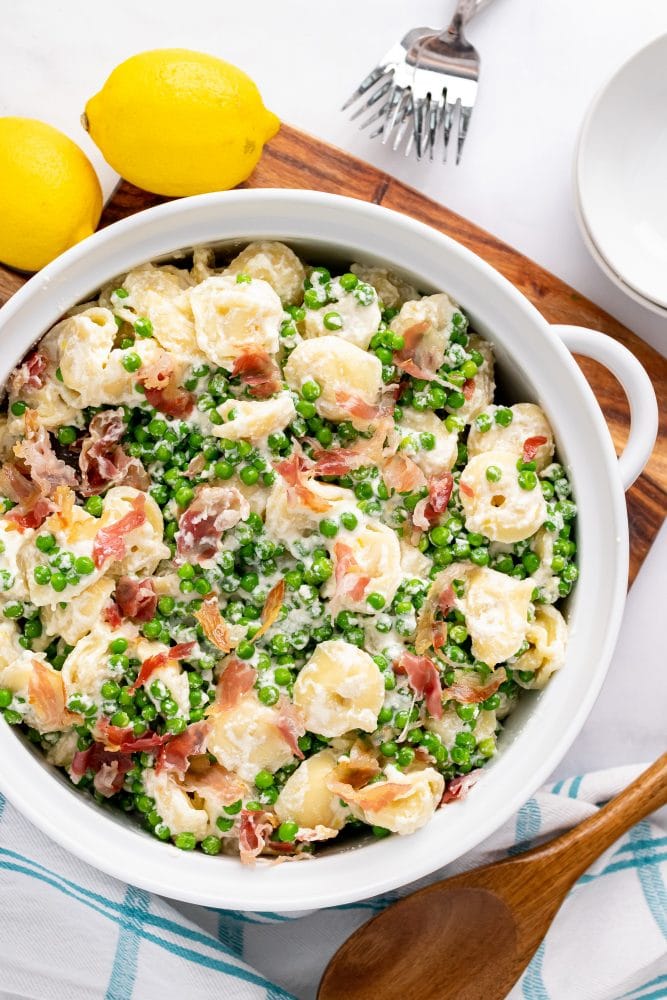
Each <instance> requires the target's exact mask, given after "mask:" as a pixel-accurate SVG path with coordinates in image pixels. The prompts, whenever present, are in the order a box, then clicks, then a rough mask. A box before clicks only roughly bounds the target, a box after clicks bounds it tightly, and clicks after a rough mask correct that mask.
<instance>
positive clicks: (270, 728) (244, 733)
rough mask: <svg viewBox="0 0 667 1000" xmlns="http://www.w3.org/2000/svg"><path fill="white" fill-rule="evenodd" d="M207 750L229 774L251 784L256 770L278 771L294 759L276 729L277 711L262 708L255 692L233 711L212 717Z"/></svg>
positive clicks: (245, 697) (241, 701) (265, 707)
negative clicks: (230, 772)
mask: <svg viewBox="0 0 667 1000" xmlns="http://www.w3.org/2000/svg"><path fill="white" fill-rule="evenodd" d="M208 751H209V753H212V754H213V755H214V756H215V758H216V759H217V760H218V762H219V763H220V764H222V766H223V767H226V768H227V770H228V771H232V772H233V773H234V774H237V775H238V776H239V777H240V778H243V779H244V781H248V782H250V783H252V782H253V781H254V779H255V775H256V774H257V772H258V771H260V770H265V771H277V770H278V768H280V767H285V765H286V764H290V763H291V762H292V758H293V753H292V749H291V747H290V745H289V743H288V742H287V740H286V739H285V737H284V735H283V734H282V733H281V731H280V728H279V726H278V712H277V711H276V709H274V708H269V707H268V706H266V705H262V704H261V703H260V702H259V701H258V700H257V696H256V695H255V693H254V692H251V693H249V694H247V695H245V696H244V697H243V698H242V699H241V700H240V701H239V702H238V704H237V705H235V707H234V708H231V709H229V710H228V711H224V712H217V713H215V714H214V715H212V717H211V729H210V735H209V738H208Z"/></svg>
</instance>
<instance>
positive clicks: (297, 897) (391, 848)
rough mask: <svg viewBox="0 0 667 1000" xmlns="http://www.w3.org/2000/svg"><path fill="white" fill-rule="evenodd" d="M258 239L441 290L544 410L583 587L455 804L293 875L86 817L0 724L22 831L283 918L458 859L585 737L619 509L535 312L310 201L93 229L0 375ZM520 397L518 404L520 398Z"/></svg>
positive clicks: (201, 208)
mask: <svg viewBox="0 0 667 1000" xmlns="http://www.w3.org/2000/svg"><path fill="white" fill-rule="evenodd" d="M262 237H268V238H271V237H272V238H282V239H284V240H285V241H286V242H288V243H289V242H295V241H296V244H297V245H298V244H299V242H300V241H302V242H305V243H307V244H310V245H311V246H312V245H315V244H320V245H321V247H322V250H321V254H320V259H322V258H323V257H324V256H325V249H324V247H325V246H327V247H332V248H342V249H343V250H344V252H345V253H346V254H347V256H348V257H349V259H354V258H361V259H362V260H364V261H384V262H388V263H390V264H393V265H394V266H395V267H396V268H397V269H399V270H400V271H402V272H403V273H404V274H406V275H412V276H413V277H414V278H416V277H419V278H420V281H419V284H420V285H421V287H423V288H424V289H426V290H429V289H432V290H435V289H438V288H440V289H445V290H446V291H448V292H450V294H451V295H452V296H453V297H454V298H455V299H456V300H458V301H459V302H460V303H461V305H462V306H463V308H464V309H466V311H467V312H468V313H469V315H470V316H471V318H472V320H473V323H474V325H475V327H476V328H477V329H478V330H479V331H480V333H482V335H484V336H487V337H488V338H489V339H490V340H492V341H493V343H494V347H495V350H496V355H497V357H498V359H499V362H500V369H501V370H504V373H505V376H506V379H507V380H508V381H509V382H510V383H514V384H515V385H516V386H517V389H516V393H517V396H516V398H523V399H534V400H535V401H538V402H540V403H541V405H543V407H544V409H545V410H546V412H547V415H548V416H549V417H550V419H551V422H552V424H553V425H554V426H555V429H556V437H557V441H558V445H559V451H560V455H561V459H562V460H563V461H564V463H565V464H566V466H567V467H568V469H569V471H570V474H571V476H572V478H573V483H574V494H575V497H576V499H577V502H578V504H579V516H578V530H579V559H580V569H581V576H580V580H579V583H578V585H577V587H576V588H575V593H574V598H573V600H572V605H571V610H570V644H569V648H568V662H567V664H566V666H565V667H564V669H563V670H562V671H561V672H560V673H559V674H558V675H556V677H555V678H554V679H553V680H552V681H551V682H550V683H549V685H548V686H547V688H546V689H545V690H544V691H543V692H541V693H540V695H539V696H538V697H533V696H530V697H528V698H525V699H522V701H523V706H522V707H521V708H520V709H519V710H517V712H516V713H514V715H513V716H512V717H511V718H510V725H509V726H508V731H507V733H506V734H505V740H504V744H505V745H504V747H503V749H502V751H501V752H500V753H499V754H498V756H497V757H496V758H494V759H493V761H492V762H491V764H490V765H489V766H488V767H487V768H485V769H484V771H483V772H482V776H481V778H480V780H479V781H478V783H477V786H476V787H475V790H474V792H473V793H472V794H471V795H470V796H469V797H468V798H467V799H466V801H464V802H461V803H457V804H455V805H451V806H447V807H446V808H444V809H441V810H439V812H438V813H437V814H436V816H435V817H434V818H433V820H432V821H431V822H430V823H429V824H428V825H427V826H426V827H424V828H423V829H422V830H420V831H419V832H418V833H416V834H414V835H412V836H410V837H402V838H401V837H390V838H387V839H386V840H381V841H378V842H376V843H373V844H372V845H370V846H368V847H365V846H364V847H359V848H351V849H348V850H341V851H339V852H337V853H330V854H329V853H325V854H322V855H321V856H319V857H317V858H316V859H315V860H313V861H310V862H306V863H301V864H281V865H274V866H271V867H268V866H264V865H260V866H257V867H256V868H254V869H251V868H247V867H244V866H242V865H241V864H239V863H238V861H237V860H236V859H234V858H222V857H220V858H217V859H211V858H208V857H206V856H205V855H203V854H201V853H199V852H192V853H186V852H182V851H179V850H177V849H176V848H174V847H172V846H171V845H168V844H162V843H159V842H158V841H156V840H155V839H154V838H152V837H150V836H149V835H148V834H145V833H143V832H142V831H141V830H138V829H137V828H136V827H135V826H134V825H130V824H129V823H128V822H127V820H126V819H125V818H123V817H119V816H118V815H117V813H116V811H113V812H112V811H110V810H108V809H105V808H102V807H99V806H97V805H96V804H94V803H91V802H90V801H88V800H87V798H86V797H85V796H83V795H80V794H79V793H77V792H76V791H75V790H74V789H73V788H72V786H71V785H70V784H69V782H68V781H67V780H66V779H65V778H64V777H63V776H61V775H59V774H57V773H56V772H55V771H54V769H53V768H51V767H49V766H48V765H46V764H45V763H44V761H43V758H42V757H41V755H40V754H39V752H37V751H35V750H34V749H32V748H31V747H30V746H29V745H28V744H27V743H26V742H25V741H23V740H22V739H21V738H19V737H17V735H16V733H15V732H14V731H12V730H11V729H10V727H8V726H5V725H1V726H0V759H1V760H2V765H1V769H0V787H1V788H2V791H3V792H4V793H5V794H6V795H7V797H8V798H9V799H10V800H11V801H12V802H13V803H14V804H15V805H16V807H17V808H18V809H20V810H21V811H22V812H23V813H24V814H25V815H26V816H27V817H28V818H29V819H30V820H31V821H32V822H34V823H35V825H36V826H38V827H40V828H41V829H42V830H44V831H45V832H46V833H47V834H49V835H50V836H51V837H52V838H53V839H54V840H56V841H57V842H58V843H60V844H61V845H62V846H64V847H65V848H67V849H68V850H70V851H72V853H74V854H76V855H78V856H79V857H81V858H82V859H83V860H85V861H87V862H89V863H90V864H92V865H94V866H95V867H97V868H100V869H102V870H103V871H105V872H107V873H109V874H111V875H114V876H116V877H117V878H120V879H123V880H125V881H129V882H132V883H134V884H136V885H138V886H141V887H143V888H145V889H148V890H150V891H153V892H157V893H160V894H162V895H165V896H169V897H172V898H177V899H181V900H184V901H189V902H192V903H199V904H204V905H209V906H217V907H224V908H231V909H244V910H251V911H252V910H254V911H271V912H288V911H294V910H304V909H311V908H318V907H323V906H331V905H336V904H343V903H350V902H353V901H355V900H358V899H361V898H365V897H369V896H372V895H375V894H377V893H380V892H384V891H386V890H390V889H393V888H395V887H397V886H399V885H404V884H407V883H408V882H411V881H413V880H415V879H418V878H420V877H421V876H424V875H426V874H428V873H430V872H432V871H434V870H436V869H437V868H439V867H441V866H442V865H444V864H446V863H448V862H450V861H452V860H453V859H454V858H457V857H459V856H460V855H462V854H465V853H466V852H467V851H469V850H471V849H472V848H473V847H475V846H476V845H477V844H479V843H480V842H481V841H483V840H484V839H485V838H486V837H488V836H489V835H490V834H491V833H492V832H493V831H494V830H496V829H497V828H498V827H499V826H500V825H501V824H502V823H503V822H504V821H505V820H507V819H508V818H509V817H510V816H511V815H512V814H513V813H515V812H516V810H517V809H518V808H519V807H520V806H521V805H522V803H523V802H525V800H526V799H527V798H528V797H529V796H530V795H531V794H532V792H533V791H534V790H535V789H536V788H537V787H538V786H539V785H540V784H541V783H542V782H543V781H544V780H545V779H546V778H547V776H548V775H549V774H550V773H551V771H552V770H553V768H554V767H555V765H556V764H557V763H558V761H559V760H560V759H561V757H562V756H563V754H564V753H565V752H566V750H567V748H568V747H569V745H570V743H571V742H572V740H573V739H574V737H575V736H576V734H577V733H578V731H579V729H580V728H581V726H582V725H583V722H584V720H585V718H586V716H587V715H588V713H589V711H590V709H591V707H592V705H593V702H594V700H595V698H596V696H597V693H598V691H599V688H600V686H601V684H602V681H603V679H604V676H605V673H606V670H607V666H608V663H609V659H610V657H611V653H612V650H613V647H614V644H615V642H616V637H617V633H618V628H619V625H620V621H621V614H622V609H623V603H624V599H625V590H626V582H627V569H628V535H627V520H626V512H625V500H624V495H623V490H622V487H621V483H620V478H619V474H618V469H617V462H616V457H615V454H614V449H613V445H612V442H611V438H610V436H609V433H608V430H607V427H606V425H605V422H604V419H603V417H602V413H601V411H600V409H599V407H598V405H597V403H596V401H595V397H594V395H593V393H592V391H591V389H590V387H589V386H588V383H587V382H586V380H585V379H584V377H583V375H582V373H581V371H580V370H579V368H578V367H577V365H576V363H575V362H574V360H573V359H572V357H571V356H570V354H569V353H568V351H567V350H566V349H565V348H564V346H563V344H562V343H561V342H560V340H559V339H558V337H557V336H556V335H555V333H554V332H553V331H552V330H551V329H550V328H549V326H548V324H547V323H546V322H545V320H544V319H543V318H542V317H541V316H540V314H539V313H538V312H537V310H536V309H534V307H533V306H532V305H531V304H530V303H529V302H528V301H527V299H525V298H524V296H522V295H521V294H520V293H519V292H518V291H517V290H516V289H515V288H514V287H513V286H512V285H511V284H510V283H509V282H508V281H506V279H504V278H503V277H502V276H501V275H499V274H498V273H497V272H496V271H494V270H493V269H492V268H491V267H490V266H489V265H488V264H486V263H485V262H484V261H482V260H481V259H480V258H478V257H477V256H475V255H474V254H473V253H471V252H470V251H469V250H467V249H466V248H464V247H462V246H461V245H460V244H458V243H456V242H455V241H453V240H451V239H449V238H448V237H446V236H443V235H441V234H440V233H438V232H436V231H434V230H432V229H430V228H429V227H427V226H425V225H423V224H421V223H418V222H416V221H414V220H412V219H410V218H407V217H405V216H402V215H399V214H398V213H395V212H391V211H389V210H387V209H385V208H382V207H379V206H376V205H369V204H366V203H364V202H361V201H356V200H353V199H349V198H343V197H340V196H336V195H326V194H320V193H317V192H302V191H285V190H270V189H268V190H253V191H236V192H227V193H224V194H214V195H202V196H199V197H196V198H189V199H183V200H182V201H175V202H172V203H170V204H167V205H163V206H159V207H157V208H154V209H150V210H148V211H146V212H142V213H141V214H139V215H136V216H133V217H132V218H130V219H127V220H125V221H122V222H119V223H117V224H115V225H113V226H110V227H109V228H108V229H105V230H102V231H101V232H99V233H97V234H95V235H94V236H92V237H90V238H89V239H87V240H85V241H84V242H83V243H82V244H79V245H78V246H76V247H74V248H73V249H72V250H70V251H68V252H67V253H66V254H65V255H63V256H62V257H61V258H59V259H58V260H56V261H54V262H53V263H52V264H50V265H49V266H48V267H47V268H45V269H44V270H43V271H42V272H40V273H39V274H38V275H36V276H35V277H34V278H33V279H32V280H31V281H30V282H28V284H27V285H26V286H25V287H24V288H23V289H21V290H20V291H19V292H17V294H16V295H15V296H14V297H13V298H12V299H11V300H10V301H9V303H8V304H7V305H6V306H5V307H4V308H3V309H2V310H0V335H1V336H2V337H3V342H4V344H5V345H6V346H7V347H11V349H8V350H6V352H5V355H4V357H3V358H2V365H1V366H0V380H2V381H3V382H4V380H5V378H6V377H7V375H8V373H9V371H10V370H11V368H12V367H13V366H14V364H15V363H16V362H17V361H18V360H19V358H20V357H21V356H22V355H23V353H24V352H25V351H26V350H27V349H28V347H29V346H30V345H31V343H32V342H33V341H34V340H36V339H37V338H38V337H39V336H41V335H42V334H43V333H44V332H45V331H46V330H47V329H48V328H49V327H50V326H51V325H52V324H53V323H54V322H55V321H56V320H57V319H58V318H59V316H60V315H61V314H62V313H63V312H64V311H65V310H66V309H68V308H70V307H71V306H72V305H74V304H75V303H76V302H78V301H81V300H84V299H85V297H86V296H88V295H90V294H91V293H92V292H93V291H94V290H95V289H97V288H98V287H99V286H101V285H102V284H104V283H105V282H106V281H108V280H110V279H111V278H113V277H115V276H118V275H120V274H122V273H124V272H125V271H127V270H128V269H129V268H130V267H132V266H135V265H137V264H139V263H141V262H143V261H146V260H151V259H155V258H157V257H160V256H165V255H168V254H170V253H173V252H175V251H177V250H179V249H180V248H188V247H192V246H194V245H199V244H207V243H215V242H220V241H224V240H228V239H236V240H237V241H238V242H247V241H249V240H252V239H257V238H262ZM519 393H520V394H519Z"/></svg>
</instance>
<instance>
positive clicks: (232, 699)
mask: <svg viewBox="0 0 667 1000" xmlns="http://www.w3.org/2000/svg"><path fill="white" fill-rule="evenodd" d="M256 680H257V671H256V670H255V668H254V667H251V666H250V665H249V664H247V663H244V661H243V660H239V659H237V658H236V657H235V656H231V657H230V658H229V659H228V660H227V664H226V666H225V669H224V670H223V672H222V673H221V674H220V677H219V679H218V684H217V688H216V694H215V701H214V702H213V704H212V705H211V706H210V708H209V710H208V712H207V714H212V713H214V712H227V711H229V709H230V708H234V707H235V706H236V705H238V703H239V701H240V700H241V698H242V697H243V695H244V694H247V693H248V691H251V690H252V687H253V685H254V683H255V681H256Z"/></svg>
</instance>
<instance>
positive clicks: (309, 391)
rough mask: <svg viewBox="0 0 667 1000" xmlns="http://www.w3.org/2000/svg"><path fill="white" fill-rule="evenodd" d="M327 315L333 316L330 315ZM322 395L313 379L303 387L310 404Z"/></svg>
mask: <svg viewBox="0 0 667 1000" xmlns="http://www.w3.org/2000/svg"><path fill="white" fill-rule="evenodd" d="M327 315H331V314H330V313H328V314H327ZM326 319H327V317H326V316H325V317H324V322H325V325H326ZM321 393H322V388H321V386H320V384H319V382H315V381H314V380H313V379H310V380H309V381H308V382H304V383H303V385H302V387H301V395H302V396H303V398H304V399H305V400H307V401H308V402H309V403H313V402H314V401H315V400H316V399H317V398H318V397H319V396H320V395H321ZM284 436H285V435H283V437H284Z"/></svg>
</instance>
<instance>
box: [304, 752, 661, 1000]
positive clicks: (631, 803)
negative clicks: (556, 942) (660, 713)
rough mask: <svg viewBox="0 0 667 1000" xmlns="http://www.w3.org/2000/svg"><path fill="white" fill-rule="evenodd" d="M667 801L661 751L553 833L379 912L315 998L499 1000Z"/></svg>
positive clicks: (341, 952) (332, 965)
mask: <svg viewBox="0 0 667 1000" xmlns="http://www.w3.org/2000/svg"><path fill="white" fill-rule="evenodd" d="M666 803H667V753H665V754H663V755H662V757H660V759H659V760H658V761H656V763H655V764H653V765H652V766H651V767H650V768H649V769H648V770H647V771H645V772H644V773H643V774H642V775H640V776H639V778H637V780H636V781H634V782H633V783H632V784H631V785H629V786H628V787H627V788H626V789H625V790H624V791H623V792H621V794H620V795H618V796H616V798H615V799H612V800H611V802H609V803H608V804H607V805H606V806H604V807H603V808H602V809H600V811H599V812H597V813H596V814H595V815H594V816H591V817H590V818H589V819H587V820H585V821H584V822H583V823H580V824H579V826H576V827H574V828H573V829H572V830H569V831H568V832H567V833H565V834H563V835H562V836H561V837H558V838H557V839H556V840H552V841H549V842H548V843H546V844H542V845H541V846H540V847H536V848H534V849H533V850H531V851H526V853H525V854H520V855H518V856H517V857H514V858H509V859H507V860H504V861H498V862H496V863H495V864H492V865H487V866H486V867H484V868H477V869H473V870H472V871H470V872H464V873H463V874H462V875H456V876H454V877H453V878H450V879H446V880H445V881H443V882H436V883H434V884H433V885H430V886H427V887H426V888H425V889H420V890H419V891H418V892H415V893H412V894H411V895H410V896H406V898H405V899H402V900H400V901H399V902H398V903H394V904H393V905H392V906H390V907H388V908H387V909H386V910H384V911H383V912H382V913H380V914H378V915H377V916H376V917H374V918H373V919H372V920H370V921H369V922H368V923H367V924H364V926H363V927H360V928H359V930H358V931H356V932H355V933H354V934H353V935H352V936H351V937H350V938H348V940H347V941H346V942H345V943H344V944H343V945H342V946H341V947H340V948H339V949H338V951H337V952H336V954H335V955H334V956H333V958H332V959H331V961H330V962H329V965H328V966H327V968H326V970H325V973H324V976H323V977H322V981H321V983H320V988H319V991H318V994H317V996H318V1000H369V998H370V997H378V998H381V1000H479V997H484V1000H495V998H498V1000H501V998H503V997H506V996H507V994H508V993H509V991H510V990H511V988H512V986H513V985H514V984H515V983H516V981H517V979H519V977H520V976H521V973H522V972H523V971H524V970H525V968H526V966H527V965H528V963H529V962H530V960H531V958H532V957H533V955H534V954H535V952H536V951H537V949H538V947H539V945H540V942H541V941H542V939H543V938H544V935H545V934H546V932H547V930H548V929H549V926H550V924H551V922H552V920H553V919H554V917H555V916H556V913H557V912H558V910H559V908H560V905H561V903H562V902H563V899H564V898H565V896H566V894H567V892H568V891H569V889H570V888H571V887H572V885H573V884H574V882H576V880H577V879H578V878H579V877H580V876H581V875H582V874H583V873H584V872H585V871H586V869H587V868H588V867H589V866H590V865H591V863H592V862H593V861H594V860H595V859H596V858H598V857H599V856H600V854H602V853H603V852H604V851H605V850H607V848H608V847H610V846H611V845H612V844H613V843H614V841H615V840H617V839H618V837H619V836H620V835H621V834H622V833H624V832H625V831H626V830H628V829H629V828H630V827H631V826H634V824H635V823H637V822H638V821H639V820H640V819H642V818H643V817H644V816H647V815H648V814H649V813H651V812H653V811H654V810H655V809H658V808H659V807H660V806H663V805H665V804H666Z"/></svg>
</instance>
